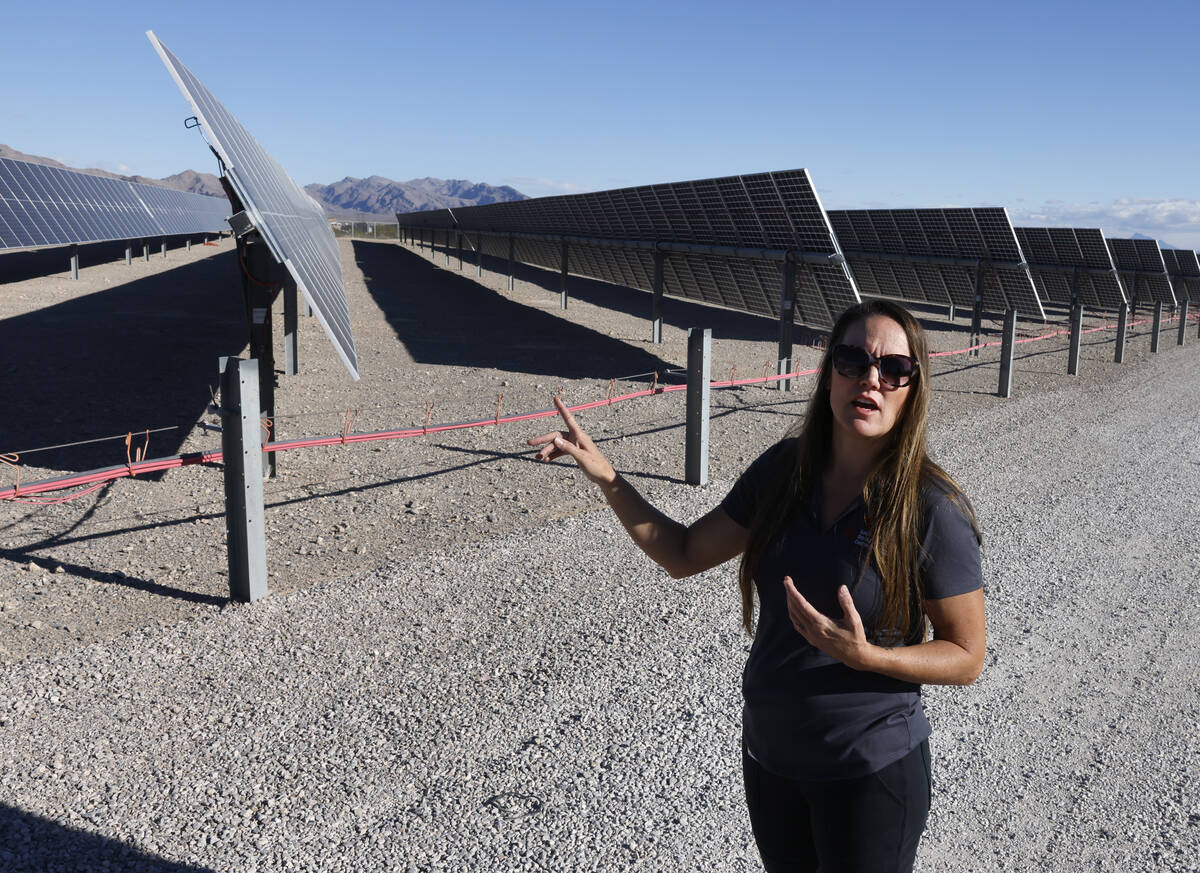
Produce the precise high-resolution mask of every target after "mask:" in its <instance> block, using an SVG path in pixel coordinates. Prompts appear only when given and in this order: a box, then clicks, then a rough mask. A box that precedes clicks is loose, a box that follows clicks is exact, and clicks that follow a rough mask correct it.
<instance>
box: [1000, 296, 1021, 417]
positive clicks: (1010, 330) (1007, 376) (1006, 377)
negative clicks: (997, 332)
mask: <svg viewBox="0 0 1200 873" xmlns="http://www.w3.org/2000/svg"><path fill="white" fill-rule="evenodd" d="M1016 347H1017V310H1015V309H1006V310H1004V336H1003V338H1002V339H1001V342H1000V385H999V387H998V388H997V389H996V393H997V394H999V395H1000V396H1001V397H1012V377H1013V350H1014V349H1016Z"/></svg>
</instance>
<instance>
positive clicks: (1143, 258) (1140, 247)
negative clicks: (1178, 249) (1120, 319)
mask: <svg viewBox="0 0 1200 873" xmlns="http://www.w3.org/2000/svg"><path fill="white" fill-rule="evenodd" d="M1105 242H1106V243H1107V244H1108V250H1109V252H1110V253H1111V254H1112V260H1113V264H1114V265H1115V266H1116V268H1117V272H1119V273H1120V274H1121V276H1122V278H1123V279H1124V280H1125V291H1126V293H1127V294H1128V295H1129V297H1130V303H1153V302H1161V303H1162V304H1163V305H1164V306H1175V291H1174V289H1173V288H1172V287H1171V281H1170V279H1169V278H1168V277H1167V267H1166V264H1164V263H1163V257H1162V251H1161V250H1160V249H1159V247H1158V240H1153V239H1120V238H1114V237H1108V238H1107V239H1106V240H1105ZM1135 277H1136V279H1137V281H1136V283H1135V282H1134V278H1135Z"/></svg>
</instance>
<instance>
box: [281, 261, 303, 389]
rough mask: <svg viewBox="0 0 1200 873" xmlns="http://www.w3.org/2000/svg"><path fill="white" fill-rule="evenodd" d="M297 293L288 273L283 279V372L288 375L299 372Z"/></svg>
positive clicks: (293, 281) (294, 283)
mask: <svg viewBox="0 0 1200 873" xmlns="http://www.w3.org/2000/svg"><path fill="white" fill-rule="evenodd" d="M297 293H298V292H297V290H296V281H295V280H294V279H293V278H292V276H291V274H290V273H289V274H288V275H287V277H286V278H285V279H284V280H283V372H284V373H285V374H286V375H288V376H295V375H296V374H297V373H299V372H300V363H299V360H300V356H299V352H300V341H299V337H298V334H299V324H298V321H299V318H298V310H299V306H297V301H296V298H297Z"/></svg>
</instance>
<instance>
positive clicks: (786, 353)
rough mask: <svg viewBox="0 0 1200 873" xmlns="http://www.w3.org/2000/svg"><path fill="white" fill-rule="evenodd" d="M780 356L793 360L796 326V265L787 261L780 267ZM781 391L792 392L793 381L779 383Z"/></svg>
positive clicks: (780, 357) (787, 380) (782, 358)
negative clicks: (793, 339)
mask: <svg viewBox="0 0 1200 873" xmlns="http://www.w3.org/2000/svg"><path fill="white" fill-rule="evenodd" d="M779 271H780V282H779V284H780V291H779V354H777V355H776V356H775V357H776V358H777V359H778V360H784V359H787V360H789V361H790V360H791V359H792V335H793V332H794V328H795V325H796V265H795V264H794V263H792V262H791V261H788V260H785V261H784V262H783V263H782V264H780V265H779ZM779 389H780V390H781V391H791V390H792V380H791V379H783V380H781V381H780V383H779Z"/></svg>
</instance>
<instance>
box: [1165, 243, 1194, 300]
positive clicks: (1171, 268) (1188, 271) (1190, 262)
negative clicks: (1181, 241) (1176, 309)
mask: <svg viewBox="0 0 1200 873" xmlns="http://www.w3.org/2000/svg"><path fill="white" fill-rule="evenodd" d="M1162 255H1163V261H1164V262H1165V264H1166V267H1167V272H1168V273H1169V274H1170V275H1171V277H1172V279H1173V282H1174V285H1175V296H1176V297H1178V298H1180V300H1181V301H1182V300H1183V299H1184V298H1185V297H1186V299H1187V301H1188V302H1189V303H1196V302H1200V258H1197V255H1196V252H1194V251H1193V250H1191V249H1163V250H1162Z"/></svg>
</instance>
